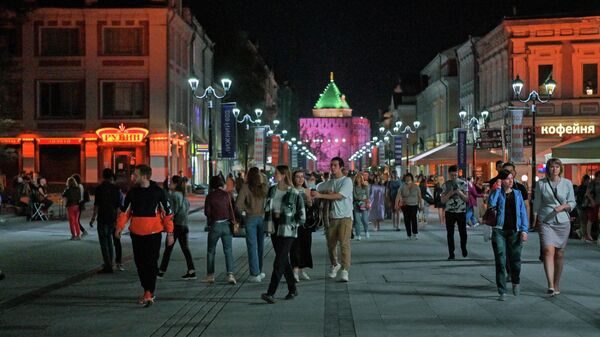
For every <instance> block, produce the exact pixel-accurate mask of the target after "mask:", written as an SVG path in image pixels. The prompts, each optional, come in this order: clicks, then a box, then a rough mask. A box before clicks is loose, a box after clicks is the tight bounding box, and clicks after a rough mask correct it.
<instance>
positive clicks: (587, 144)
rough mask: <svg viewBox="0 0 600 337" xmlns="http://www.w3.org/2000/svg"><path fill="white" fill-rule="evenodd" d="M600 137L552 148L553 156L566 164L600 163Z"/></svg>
mask: <svg viewBox="0 0 600 337" xmlns="http://www.w3.org/2000/svg"><path fill="white" fill-rule="evenodd" d="M599 148H600V137H595V138H588V139H584V140H581V141H578V142H573V143H570V144H564V145H562V144H561V145H559V146H555V147H553V148H552V155H551V156H552V157H556V158H560V160H561V161H562V162H563V163H565V164H579V163H600V150H598V149H599Z"/></svg>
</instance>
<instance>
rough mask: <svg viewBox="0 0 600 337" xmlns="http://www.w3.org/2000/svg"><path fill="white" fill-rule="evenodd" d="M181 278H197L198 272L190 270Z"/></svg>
mask: <svg viewBox="0 0 600 337" xmlns="http://www.w3.org/2000/svg"><path fill="white" fill-rule="evenodd" d="M181 278H182V279H184V280H195V279H196V272H195V271H188V272H187V273H185V275H183V276H182V277H181Z"/></svg>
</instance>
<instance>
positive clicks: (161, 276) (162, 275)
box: [156, 270, 165, 280]
mask: <svg viewBox="0 0 600 337" xmlns="http://www.w3.org/2000/svg"><path fill="white" fill-rule="evenodd" d="M156 278H157V279H159V280H162V279H163V278H165V272H164V271H160V270H159V271H158V274H156Z"/></svg>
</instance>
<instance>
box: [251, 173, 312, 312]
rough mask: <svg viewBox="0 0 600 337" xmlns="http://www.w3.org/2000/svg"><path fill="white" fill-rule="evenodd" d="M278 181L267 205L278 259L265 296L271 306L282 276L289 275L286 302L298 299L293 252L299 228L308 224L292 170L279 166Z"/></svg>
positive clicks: (267, 216) (266, 216)
mask: <svg viewBox="0 0 600 337" xmlns="http://www.w3.org/2000/svg"><path fill="white" fill-rule="evenodd" d="M275 181H276V182H277V184H276V185H274V186H271V188H270V189H269V193H268V195H267V203H266V206H265V211H266V214H265V220H266V221H267V231H268V232H269V233H271V242H272V243H273V248H274V249H275V260H274V261H273V273H272V274H271V282H270V283H269V289H268V290H267V292H266V293H263V294H262V295H261V298H262V299H263V301H265V302H267V303H270V304H273V303H275V298H274V296H275V292H277V286H278V285H279V281H280V280H281V277H282V276H285V281H286V283H287V286H288V294H287V295H286V296H285V299H286V300H291V299H294V297H296V296H298V290H297V289H296V280H294V273H293V272H292V266H291V264H290V249H291V248H292V243H293V242H294V240H295V238H296V236H297V233H298V227H300V226H302V225H304V222H305V221H306V210H305V208H304V200H303V199H302V196H300V192H298V190H297V189H295V188H293V187H292V186H293V183H292V173H291V172H290V168H289V167H287V166H285V165H279V166H277V167H276V169H275Z"/></svg>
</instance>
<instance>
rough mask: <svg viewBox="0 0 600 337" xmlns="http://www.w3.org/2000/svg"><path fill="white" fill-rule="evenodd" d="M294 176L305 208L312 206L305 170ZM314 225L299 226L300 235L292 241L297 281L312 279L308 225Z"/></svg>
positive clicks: (297, 172)
mask: <svg viewBox="0 0 600 337" xmlns="http://www.w3.org/2000/svg"><path fill="white" fill-rule="evenodd" d="M292 177H293V178H294V188H295V189H296V190H298V192H300V196H301V197H302V200H303V201H304V208H305V209H308V208H310V207H311V206H312V198H311V196H310V189H308V187H307V186H306V182H305V181H304V179H305V178H304V171H302V170H297V171H294V174H293V175H292ZM308 225H312V224H311V223H308V219H307V222H306V223H305V224H304V225H303V226H299V227H298V237H297V238H296V240H294V243H292V250H291V253H290V260H291V263H292V269H293V271H294V279H295V280H296V282H299V281H300V278H303V279H305V280H310V276H308V274H307V273H306V268H311V269H312V268H313V259H312V253H311V248H312V232H313V231H314V230H313V229H312V228H307V227H306V226H308Z"/></svg>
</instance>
